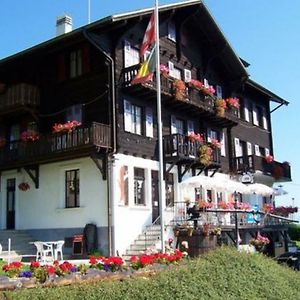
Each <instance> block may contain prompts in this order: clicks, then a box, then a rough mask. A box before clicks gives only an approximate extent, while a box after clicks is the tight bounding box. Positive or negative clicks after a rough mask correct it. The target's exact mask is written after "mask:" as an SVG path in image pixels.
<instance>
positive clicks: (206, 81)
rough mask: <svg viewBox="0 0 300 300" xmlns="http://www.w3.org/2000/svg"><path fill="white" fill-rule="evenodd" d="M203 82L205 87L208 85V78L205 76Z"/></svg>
mask: <svg viewBox="0 0 300 300" xmlns="http://www.w3.org/2000/svg"><path fill="white" fill-rule="evenodd" d="M203 83H204V86H205V87H209V84H208V80H207V79H206V78H204V81H203Z"/></svg>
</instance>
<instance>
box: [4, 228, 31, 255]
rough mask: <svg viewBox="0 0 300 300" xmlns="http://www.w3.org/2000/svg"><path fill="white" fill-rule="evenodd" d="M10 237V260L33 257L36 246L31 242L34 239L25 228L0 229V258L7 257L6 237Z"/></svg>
mask: <svg viewBox="0 0 300 300" xmlns="http://www.w3.org/2000/svg"><path fill="white" fill-rule="evenodd" d="M9 238H10V239H11V261H12V260H14V261H16V260H18V261H20V260H21V259H22V258H23V259H22V260H23V261H25V260H32V259H34V258H35V253H36V248H35V246H34V245H33V244H29V243H30V242H33V241H34V239H33V238H32V237H31V236H30V235H29V234H28V233H27V232H26V230H0V244H1V246H2V253H0V259H3V260H7V259H8V239H9Z"/></svg>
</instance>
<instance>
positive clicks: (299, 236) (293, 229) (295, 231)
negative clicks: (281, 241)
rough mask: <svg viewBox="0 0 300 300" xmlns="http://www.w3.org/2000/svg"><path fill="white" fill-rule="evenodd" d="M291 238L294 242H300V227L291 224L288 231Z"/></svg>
mask: <svg viewBox="0 0 300 300" xmlns="http://www.w3.org/2000/svg"><path fill="white" fill-rule="evenodd" d="M288 234H289V236H290V238H291V239H292V240H294V241H300V225H298V224H290V225H289V229H288Z"/></svg>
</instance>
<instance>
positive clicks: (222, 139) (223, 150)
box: [220, 131, 226, 156]
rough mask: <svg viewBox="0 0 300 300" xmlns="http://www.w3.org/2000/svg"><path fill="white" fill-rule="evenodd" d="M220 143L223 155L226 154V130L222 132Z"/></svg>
mask: <svg viewBox="0 0 300 300" xmlns="http://www.w3.org/2000/svg"><path fill="white" fill-rule="evenodd" d="M220 143H221V155H222V156H226V148H225V132H224V131H222V132H221V139H220Z"/></svg>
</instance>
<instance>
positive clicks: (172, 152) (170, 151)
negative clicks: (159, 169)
mask: <svg viewBox="0 0 300 300" xmlns="http://www.w3.org/2000/svg"><path fill="white" fill-rule="evenodd" d="M204 144H205V143H204V142H198V141H190V140H189V138H188V137H187V136H185V135H182V134H171V135H168V136H164V137H163V150H164V162H165V163H169V164H171V166H173V165H177V166H178V167H180V168H181V167H182V166H184V167H185V170H184V171H182V170H180V169H179V170H178V171H179V172H178V173H179V181H181V179H182V176H183V175H184V173H185V172H186V171H187V170H189V169H200V170H201V171H202V170H204V169H206V170H208V169H215V170H217V169H219V168H220V166H221V151H220V149H214V150H213V152H212V157H211V161H210V164H209V165H206V166H205V165H203V164H202V163H201V162H200V157H199V149H200V147H201V146H202V145H204Z"/></svg>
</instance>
